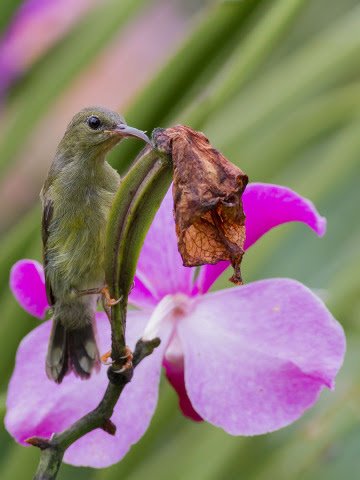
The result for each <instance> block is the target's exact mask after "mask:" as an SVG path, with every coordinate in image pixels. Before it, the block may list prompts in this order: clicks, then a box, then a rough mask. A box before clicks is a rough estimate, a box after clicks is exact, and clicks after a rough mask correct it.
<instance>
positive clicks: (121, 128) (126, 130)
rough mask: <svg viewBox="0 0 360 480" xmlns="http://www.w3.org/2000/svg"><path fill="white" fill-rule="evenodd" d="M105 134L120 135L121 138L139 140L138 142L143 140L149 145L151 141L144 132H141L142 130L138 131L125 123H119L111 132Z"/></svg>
mask: <svg viewBox="0 0 360 480" xmlns="http://www.w3.org/2000/svg"><path fill="white" fill-rule="evenodd" d="M106 133H111V134H113V135H120V136H122V137H136V138H139V139H140V140H144V142H146V143H149V144H150V145H151V141H150V139H149V137H148V136H147V135H146V133H145V132H143V131H142V130H138V129H137V128H134V127H130V126H129V125H126V124H125V123H120V124H119V125H117V126H116V127H115V128H114V129H113V130H106Z"/></svg>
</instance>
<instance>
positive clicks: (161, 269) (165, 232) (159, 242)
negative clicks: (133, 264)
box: [130, 189, 194, 301]
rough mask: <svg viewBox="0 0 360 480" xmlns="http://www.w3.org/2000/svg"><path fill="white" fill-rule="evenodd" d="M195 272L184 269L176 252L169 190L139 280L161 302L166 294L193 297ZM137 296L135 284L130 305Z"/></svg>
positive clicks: (145, 250)
mask: <svg viewBox="0 0 360 480" xmlns="http://www.w3.org/2000/svg"><path fill="white" fill-rule="evenodd" d="M193 271H194V270H193V269H190V268H185V267H183V264H182V260H181V257H180V254H179V252H178V249H177V239H176V233H175V222H174V218H173V200H172V193H171V189H170V190H169V191H168V193H167V194H166V196H165V198H164V200H163V203H162V204H161V207H160V209H159V210H158V212H157V214H156V216H155V219H154V221H153V223H152V225H151V227H150V230H149V232H148V234H147V236H146V239H145V242H144V245H143V248H142V250H141V254H140V258H139V262H138V266H137V278H138V279H140V280H141V282H142V284H143V285H145V287H146V288H147V289H148V290H149V291H150V292H151V293H152V295H153V297H154V299H155V300H157V301H159V300H161V299H162V298H163V297H164V296H165V295H167V294H171V293H190V292H191V289H192V277H193ZM135 295H140V293H139V292H138V286H137V282H136V281H135V286H134V289H133V292H132V296H131V297H130V301H131V300H132V298H134V296H135Z"/></svg>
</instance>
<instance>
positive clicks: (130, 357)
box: [100, 346, 134, 373]
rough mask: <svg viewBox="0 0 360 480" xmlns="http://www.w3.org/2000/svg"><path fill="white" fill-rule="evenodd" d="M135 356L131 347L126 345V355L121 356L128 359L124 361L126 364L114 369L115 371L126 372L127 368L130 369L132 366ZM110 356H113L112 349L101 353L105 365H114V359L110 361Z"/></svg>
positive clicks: (101, 359)
mask: <svg viewBox="0 0 360 480" xmlns="http://www.w3.org/2000/svg"><path fill="white" fill-rule="evenodd" d="M133 357H134V355H133V353H132V351H131V349H130V348H129V347H128V346H126V347H125V349H124V355H123V356H122V357H120V358H121V359H126V362H125V363H124V365H123V366H122V367H121V368H120V369H119V370H114V373H121V372H125V370H128V369H129V368H131V367H132V360H133ZM109 358H111V350H110V351H108V352H106V353H104V355H101V357H100V361H101V363H102V364H103V365H113V364H114V362H113V361H111V362H108V360H109Z"/></svg>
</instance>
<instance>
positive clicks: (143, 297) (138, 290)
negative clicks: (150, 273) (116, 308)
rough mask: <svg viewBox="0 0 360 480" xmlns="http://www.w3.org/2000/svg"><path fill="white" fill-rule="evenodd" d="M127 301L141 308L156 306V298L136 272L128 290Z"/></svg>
mask: <svg viewBox="0 0 360 480" xmlns="http://www.w3.org/2000/svg"><path fill="white" fill-rule="evenodd" d="M129 302H130V303H131V304H132V305H134V306H136V307H138V308H141V309H153V308H155V306H156V303H157V301H156V299H155V297H154V294H153V293H152V292H151V290H150V289H149V288H148V287H147V286H146V285H145V284H144V282H143V281H142V280H141V278H140V276H139V272H138V274H137V275H136V276H135V279H134V286H133V288H132V290H131V292H130V296H129Z"/></svg>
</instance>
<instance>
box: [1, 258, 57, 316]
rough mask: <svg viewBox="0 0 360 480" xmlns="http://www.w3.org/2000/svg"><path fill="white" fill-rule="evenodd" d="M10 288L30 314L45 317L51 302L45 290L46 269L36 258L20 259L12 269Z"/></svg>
mask: <svg viewBox="0 0 360 480" xmlns="http://www.w3.org/2000/svg"><path fill="white" fill-rule="evenodd" d="M10 289H11V291H12V293H13V295H14V297H15V298H16V300H17V301H18V302H19V304H20V305H21V306H22V308H23V309H24V310H26V311H27V312H28V313H30V315H33V316H34V317H37V318H44V315H45V312H46V310H47V309H48V308H49V304H48V301H47V298H46V292H45V277H44V269H43V267H42V265H41V263H39V262H37V261H36V260H19V261H18V262H16V263H15V264H14V265H13V267H12V269H11V271H10Z"/></svg>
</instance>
